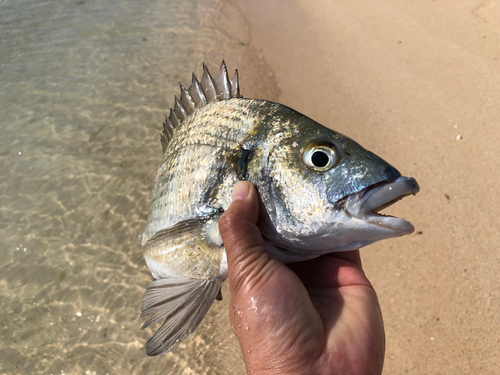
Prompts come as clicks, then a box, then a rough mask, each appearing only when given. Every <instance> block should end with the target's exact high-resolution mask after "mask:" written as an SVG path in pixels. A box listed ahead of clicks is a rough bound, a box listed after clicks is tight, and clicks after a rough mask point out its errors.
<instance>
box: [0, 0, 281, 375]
mask: <svg viewBox="0 0 500 375" xmlns="http://www.w3.org/2000/svg"><path fill="white" fill-rule="evenodd" d="M240 17H241V15H240V14H239V11H238V9H237V8H235V7H234V6H233V5H231V4H230V3H229V2H228V1H222V0H198V1H194V0H192V1H185V0H168V1H165V0H163V1H139V0H119V1H118V0H106V1H104V0H102V1H98V0H72V1H68V0H64V1H63V0H57V1H56V0H53V1H42V0H15V1H8V0H4V1H2V2H0V238H1V240H0V241H1V242H0V243H1V247H0V256H1V263H0V304H1V313H2V314H1V316H0V373H6V374H17V373H19V374H62V373H64V374H86V373H89V374H135V373H137V374H143V373H148V374H156V373H162V374H164V373H165V374H201V373H215V374H218V373H221V374H223V373H224V374H232V373H242V372H243V371H244V366H243V362H242V359H241V354H240V351H239V347H238V344H237V342H236V340H235V338H234V336H233V334H232V331H231V328H230V326H229V321H228V318H227V303H228V298H225V299H224V300H223V301H222V302H218V303H217V304H215V305H214V306H213V307H212V309H211V311H210V312H209V314H208V316H207V318H206V319H205V321H204V322H203V324H202V326H201V327H200V328H199V330H198V331H197V333H196V335H195V336H194V337H193V338H191V339H190V340H187V341H185V342H184V343H182V344H181V345H180V347H178V348H177V349H176V350H174V352H172V353H169V354H167V355H165V356H161V357H156V358H148V357H146V355H145V352H144V345H145V342H146V341H147V339H148V338H149V337H150V335H151V334H152V333H153V330H151V329H148V330H146V331H140V330H139V328H140V326H141V324H142V322H143V321H144V319H141V318H139V313H140V300H141V297H142V293H143V291H144V288H145V287H146V285H147V284H148V283H149V282H150V280H151V277H150V274H149V272H148V270H147V268H146V266H145V263H144V261H143V258H142V250H141V248H140V246H139V245H138V243H137V240H136V238H137V234H138V233H139V232H141V231H142V230H143V228H144V225H145V220H146V215H147V212H148V206H149V195H150V192H151V188H152V183H153V179H154V176H155V174H156V170H157V166H158V164H159V162H160V158H161V146H160V142H159V130H160V128H161V122H162V119H163V115H164V113H165V112H166V111H167V109H168V107H169V104H170V103H171V102H172V99H173V94H174V93H178V91H179V90H178V86H177V81H178V80H179V79H181V80H182V81H183V82H184V83H185V84H186V85H189V83H190V79H191V76H190V72H191V70H195V71H196V72H198V74H201V63H200V62H201V59H204V60H205V61H206V62H207V63H208V65H209V67H211V68H212V71H213V73H215V72H216V69H217V68H218V65H219V63H220V59H221V57H222V56H223V57H225V58H226V61H227V62H228V67H229V69H230V70H233V69H234V68H235V67H236V66H237V67H238V68H240V73H242V72H244V75H243V77H244V76H246V77H255V76H261V77H262V76H263V75H265V76H266V77H268V75H267V73H266V72H267V71H266V66H265V64H264V62H263V61H262V59H261V57H259V56H258V54H256V53H255V52H254V51H253V50H252V49H251V48H249V47H248V41H249V30H248V28H247V26H246V24H245V22H244V20H243V19H241V18H240ZM244 83H245V79H244V78H242V84H243V94H245V90H244V89H245V87H244ZM247 85H248V87H249V88H250V90H254V91H255V92H260V93H262V95H261V96H267V98H269V99H273V98H274V99H275V96H276V89H275V87H274V86H273V84H272V82H267V81H265V82H263V81H260V82H255V83H253V84H252V83H250V82H248V81H247ZM273 95H274V97H273ZM253 96H255V95H253ZM223 293H224V294H225V295H226V296H227V295H228V291H227V286H226V287H225V289H223Z"/></svg>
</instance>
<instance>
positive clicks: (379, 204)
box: [345, 177, 420, 235]
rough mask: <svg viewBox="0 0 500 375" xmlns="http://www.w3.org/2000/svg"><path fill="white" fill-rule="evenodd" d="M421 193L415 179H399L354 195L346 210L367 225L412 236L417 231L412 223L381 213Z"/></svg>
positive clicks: (370, 187) (349, 200)
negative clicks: (406, 198)
mask: <svg viewBox="0 0 500 375" xmlns="http://www.w3.org/2000/svg"><path fill="white" fill-rule="evenodd" d="M419 191H420V187H419V186H418V183H417V181H416V180H415V179H414V178H413V177H398V178H397V179H396V180H393V181H384V182H381V183H378V184H375V185H372V186H369V187H367V188H366V189H364V190H361V191H359V192H358V193H356V194H352V195H351V196H349V197H348V198H347V200H346V202H345V209H346V211H347V212H348V213H349V214H350V215H352V216H353V217H356V218H358V219H361V220H363V221H365V222H367V223H370V224H374V225H377V226H380V227H383V228H386V229H389V230H393V231H396V232H398V233H399V234H400V235H405V234H410V233H412V232H413V231H414V230H415V228H414V227H413V225H412V224H411V223H410V222H408V221H406V220H404V219H402V218H398V217H394V216H389V215H383V214H380V213H379V212H380V211H381V210H383V209H384V208H387V207H389V206H391V205H393V204H394V203H396V202H397V201H399V200H401V199H403V198H404V197H406V196H408V195H415V194H417V193H418V192H419Z"/></svg>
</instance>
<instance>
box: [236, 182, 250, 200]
mask: <svg viewBox="0 0 500 375" xmlns="http://www.w3.org/2000/svg"><path fill="white" fill-rule="evenodd" d="M249 193H250V184H249V183H248V182H246V181H238V182H237V183H236V185H234V187H233V201H236V200H238V199H242V200H245V199H247V197H248V194H249Z"/></svg>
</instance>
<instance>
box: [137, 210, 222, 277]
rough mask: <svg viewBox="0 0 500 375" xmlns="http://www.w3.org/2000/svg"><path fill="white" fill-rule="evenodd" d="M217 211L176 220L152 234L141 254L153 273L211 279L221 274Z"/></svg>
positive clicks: (220, 248)
mask: <svg viewBox="0 0 500 375" xmlns="http://www.w3.org/2000/svg"><path fill="white" fill-rule="evenodd" d="M221 214H222V212H221V211H216V212H215V213H213V214H211V215H207V216H205V217H200V218H195V219H189V220H186V221H182V222H180V223H177V224H176V225H174V226H172V227H170V228H166V229H164V230H162V231H160V232H158V233H157V234H155V235H154V236H153V237H152V238H151V239H150V240H149V241H148V242H147V243H146V250H145V252H144V257H145V259H146V263H147V265H148V267H149V269H150V270H151V272H152V274H153V276H154V277H155V278H157V279H161V278H167V277H189V278H192V279H212V278H214V277H217V276H220V272H221V262H222V261H223V258H224V247H223V246H222V239H221V238H220V233H219V228H218V219H219V217H220V215H221Z"/></svg>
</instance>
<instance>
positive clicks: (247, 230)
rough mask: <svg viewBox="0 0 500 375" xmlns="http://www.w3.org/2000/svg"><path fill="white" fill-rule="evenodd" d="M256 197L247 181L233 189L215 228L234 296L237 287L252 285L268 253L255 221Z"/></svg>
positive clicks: (264, 263) (237, 290)
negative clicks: (217, 229) (222, 249)
mask: <svg viewBox="0 0 500 375" xmlns="http://www.w3.org/2000/svg"><path fill="white" fill-rule="evenodd" d="M258 218H259V200H258V197H257V191H256V190H255V188H254V186H253V185H252V184H251V183H249V182H247V181H240V182H238V183H237V184H236V185H235V186H234V188H233V201H232V203H231V205H230V206H229V207H228V209H227V210H226V211H225V212H224V214H223V215H222V217H221V218H220V220H219V230H220V233H221V237H222V242H223V243H224V247H225V249H226V254H227V261H228V268H229V276H228V278H229V286H230V288H231V295H233V296H235V297H236V294H237V293H238V292H239V291H240V289H241V288H242V287H243V286H245V287H247V289H248V287H249V286H250V287H251V286H252V285H255V283H256V282H258V281H259V279H260V278H261V277H260V276H259V275H262V274H263V270H264V268H265V266H266V264H267V263H268V262H269V255H268V254H267V252H266V248H265V245H264V240H263V238H262V235H261V233H260V230H259V228H258V227H257V225H256V223H257V220H258Z"/></svg>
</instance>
